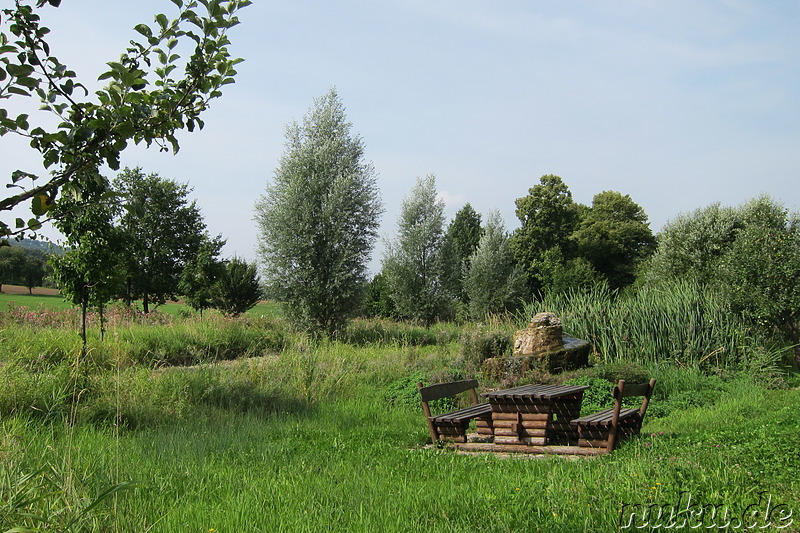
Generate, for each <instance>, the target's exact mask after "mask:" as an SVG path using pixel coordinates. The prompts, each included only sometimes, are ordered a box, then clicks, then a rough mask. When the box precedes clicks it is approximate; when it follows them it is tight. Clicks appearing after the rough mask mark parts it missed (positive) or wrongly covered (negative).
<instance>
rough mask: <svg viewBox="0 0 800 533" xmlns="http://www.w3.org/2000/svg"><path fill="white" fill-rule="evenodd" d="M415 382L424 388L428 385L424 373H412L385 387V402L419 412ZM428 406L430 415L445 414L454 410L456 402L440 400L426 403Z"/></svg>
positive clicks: (453, 400) (445, 399)
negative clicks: (415, 409) (420, 383)
mask: <svg viewBox="0 0 800 533" xmlns="http://www.w3.org/2000/svg"><path fill="white" fill-rule="evenodd" d="M417 382H422V384H423V385H425V386H427V385H428V384H429V382H428V378H427V377H426V376H425V373H424V372H414V373H413V374H410V375H408V376H405V377H402V378H400V379H397V380H395V381H393V382H392V383H390V384H389V385H388V386H387V387H386V392H385V394H384V397H385V398H386V401H387V402H389V403H390V404H391V405H395V406H399V407H406V408H409V409H410V408H412V407H414V408H417V409H420V410H421V407H420V397H419V390H418V389H417ZM428 405H429V407H430V408H431V412H432V413H445V412H447V411H451V410H453V409H455V408H456V401H455V398H442V399H440V400H435V401H433V402H428Z"/></svg>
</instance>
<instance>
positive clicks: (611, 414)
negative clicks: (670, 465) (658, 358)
mask: <svg viewBox="0 0 800 533" xmlns="http://www.w3.org/2000/svg"><path fill="white" fill-rule="evenodd" d="M655 386H656V379H655V378H653V379H651V380H650V383H641V384H636V385H633V384H631V385H626V384H625V380H624V379H621V380H619V382H618V383H617V384H616V385H615V386H614V391H613V396H614V407H611V408H609V409H605V410H603V411H600V412H599V413H594V414H592V415H588V416H584V417H581V418H577V419H575V420H573V421H572V422H571V424H572V426H573V427H576V428H577V432H578V445H579V446H583V447H591V448H604V449H605V453H608V452H611V451H612V450H614V446H616V444H617V441H618V440H619V439H621V438H622V437H627V436H631V435H638V434H639V431H640V430H641V429H642V420H644V414H645V412H646V411H647V404H648V403H649V402H650V396H651V395H652V394H653V388H654V387H655ZM631 396H644V398H643V399H642V405H641V407H639V409H630V408H623V407H622V399H623V398H628V397H631Z"/></svg>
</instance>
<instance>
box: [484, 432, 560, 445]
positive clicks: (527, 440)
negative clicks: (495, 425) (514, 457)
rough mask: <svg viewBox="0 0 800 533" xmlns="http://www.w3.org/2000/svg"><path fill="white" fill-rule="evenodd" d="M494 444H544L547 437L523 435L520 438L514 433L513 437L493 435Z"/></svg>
mask: <svg viewBox="0 0 800 533" xmlns="http://www.w3.org/2000/svg"><path fill="white" fill-rule="evenodd" d="M494 443H495V444H521V445H545V444H547V439H546V438H544V437H523V438H522V439H520V438H519V437H517V436H516V435H515V436H513V437H506V436H497V435H496V434H495V436H494Z"/></svg>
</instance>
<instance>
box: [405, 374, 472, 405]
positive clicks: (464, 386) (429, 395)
mask: <svg viewBox="0 0 800 533" xmlns="http://www.w3.org/2000/svg"><path fill="white" fill-rule="evenodd" d="M477 387H478V380H476V379H468V380H464V381H451V382H450V383H439V384H438V385H429V386H427V387H422V388H420V389H419V394H420V396H421V397H422V401H424V402H430V401H433V400H439V399H441V398H446V397H448V396H455V395H456V394H460V393H462V392H465V391H468V390H470V389H475V388H477Z"/></svg>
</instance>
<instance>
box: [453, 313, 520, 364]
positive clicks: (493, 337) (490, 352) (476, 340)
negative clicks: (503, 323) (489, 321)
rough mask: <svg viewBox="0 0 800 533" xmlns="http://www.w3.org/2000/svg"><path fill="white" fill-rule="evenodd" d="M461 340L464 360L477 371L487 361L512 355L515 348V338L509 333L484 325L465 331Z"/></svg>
mask: <svg viewBox="0 0 800 533" xmlns="http://www.w3.org/2000/svg"><path fill="white" fill-rule="evenodd" d="M459 340H460V342H461V346H462V351H463V355H464V359H465V360H466V361H467V362H468V363H469V364H470V365H472V366H473V368H476V369H479V368H480V367H481V364H482V363H483V362H484V361H485V360H486V359H489V358H491V357H500V356H503V355H511V351H512V348H513V346H512V343H513V336H512V334H511V333H510V332H509V331H507V330H502V329H498V328H490V327H488V326H484V325H482V324H479V325H478V326H476V327H475V328H474V329H471V330H470V329H467V330H465V331H464V333H462V334H461V338H460V339H459Z"/></svg>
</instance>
